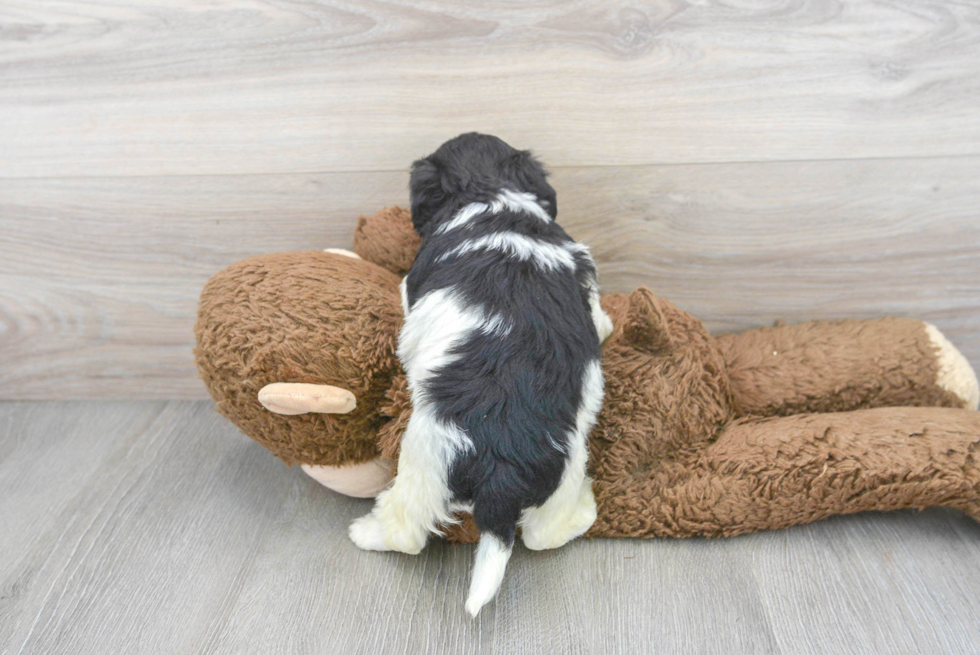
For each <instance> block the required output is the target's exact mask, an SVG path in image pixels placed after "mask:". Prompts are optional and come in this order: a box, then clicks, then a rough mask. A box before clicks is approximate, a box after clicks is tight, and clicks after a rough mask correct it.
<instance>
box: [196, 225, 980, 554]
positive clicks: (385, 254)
mask: <svg viewBox="0 0 980 655" xmlns="http://www.w3.org/2000/svg"><path fill="white" fill-rule="evenodd" d="M418 244H419V240H418V237H417V236H416V234H415V233H414V231H413V230H412V226H411V222H410V218H409V215H408V212H406V211H405V210H402V209H398V208H394V209H386V210H384V211H382V212H379V213H378V214H376V215H375V216H372V217H370V218H361V219H360V221H359V224H358V227H357V232H356V236H355V244H354V247H355V251H356V252H357V254H356V255H355V254H354V253H347V252H345V251H333V252H317V251H312V252H294V253H284V254H278V255H267V256H260V257H253V258H251V259H247V260H245V261H243V262H239V263H238V264H235V265H233V266H230V267H228V268H227V269H225V270H223V271H221V272H220V273H218V274H216V275H215V276H214V277H213V278H212V279H211V280H210V281H209V282H208V284H207V286H206V287H205V288H204V291H203V293H202V295H201V305H200V310H199V315H198V322H197V326H196V335H197V344H198V345H197V349H196V356H197V363H198V367H199V368H200V372H201V376H202V377H203V379H204V382H205V384H206V385H207V387H208V389H209V391H210V392H211V395H212V397H213V398H214V400H215V401H216V402H217V406H218V411H219V412H221V413H222V414H223V415H224V416H226V417H227V418H229V419H230V420H231V421H232V422H234V423H235V424H236V425H237V426H238V427H239V428H241V430H242V431H243V432H245V433H246V434H247V435H249V436H250V437H252V438H253V439H255V440H256V441H258V442H259V443H260V444H262V445H263V446H265V447H266V448H268V449H269V450H271V451H272V452H273V453H275V454H276V455H278V456H279V457H280V458H281V459H282V460H283V461H285V462H286V463H287V464H293V463H299V464H301V465H302V466H303V470H305V471H306V472H307V473H309V474H310V475H312V476H313V477H314V478H316V479H318V480H319V481H321V482H322V483H324V484H325V485H326V486H328V487H331V488H333V489H336V490H338V491H340V492H343V493H347V494H349V495H354V496H371V495H374V494H376V493H377V492H378V491H380V490H381V489H383V488H384V486H385V485H386V484H387V483H388V481H389V480H390V479H391V477H392V476H393V474H394V471H393V464H392V462H395V461H397V450H398V442H399V438H400V436H401V434H402V431H403V430H404V427H405V424H406V421H407V416H408V414H409V412H410V411H411V405H410V402H409V397H408V392H407V389H406V382H405V377H404V375H403V374H402V373H401V370H400V368H399V365H398V360H397V358H396V357H395V346H396V342H397V335H398V330H399V328H400V326H401V320H402V317H401V304H400V299H399V292H398V284H399V282H400V276H401V275H403V274H405V273H406V272H407V271H408V268H409V266H411V263H412V260H413V258H414V255H415V250H416V248H417V247H418ZM602 304H603V307H604V308H605V310H606V311H607V312H608V313H609V315H610V317H611V318H612V319H613V322H614V323H615V326H616V327H615V331H614V332H613V334H612V335H611V336H610V337H609V338H608V339H607V340H606V342H605V343H604V345H603V349H602V351H603V369H604V372H605V379H606V396H605V402H604V405H603V409H602V412H601V413H600V415H599V419H598V422H597V424H596V427H595V429H594V430H593V432H592V435H591V437H590V439H591V442H590V443H591V453H590V462H589V466H590V471H591V475H592V476H593V479H594V491H595V496H596V501H597V504H598V518H597V520H596V522H595V525H594V526H593V527H592V529H591V530H590V531H589V532H588V533H587V535H586V536H593V537H684V536H692V535H712V536H716V535H735V534H739V533H744V532H750V531H753V530H762V529H772V528H781V527H786V526H790V525H794V524H798V523H806V522H809V521H814V520H817V519H821V518H824V517H827V516H831V515H834V514H845V513H851V512H858V511H863V510H890V509H899V508H908V507H927V506H937V505H938V506H945V507H953V508H956V509H960V510H962V511H964V512H965V513H967V514H968V515H969V516H971V517H972V518H974V519H976V520H980V462H978V460H977V457H978V455H977V448H978V445H980V413H978V412H976V411H973V410H974V409H975V408H976V407H977V403H978V399H980V388H978V385H977V378H976V375H975V374H974V372H973V370H972V369H971V368H970V365H969V363H968V362H967V361H966V359H965V358H964V357H963V356H962V355H961V354H960V353H959V351H957V350H956V349H955V348H954V347H953V346H952V345H951V344H950V343H949V342H948V341H947V340H946V339H945V338H944V337H943V335H942V334H941V333H940V332H939V331H938V330H937V329H936V328H935V327H933V326H931V325H929V324H926V323H923V322H921V321H916V320H912V319H903V318H884V319H875V320H867V321H854V320H849V321H832V322H814V323H803V324H799V325H778V326H776V327H768V328H760V329H756V330H751V331H749V332H745V333H742V334H729V335H723V336H720V337H717V338H715V337H712V336H711V335H709V334H708V332H707V331H706V330H705V328H704V327H703V326H702V325H701V323H700V321H698V320H697V319H696V318H694V317H693V316H691V315H690V314H687V313H686V312H684V311H682V310H680V309H678V308H677V307H675V306H674V305H672V304H671V303H670V302H668V301H667V300H664V299H663V298H658V297H657V296H655V295H654V294H653V293H652V292H651V291H649V290H648V289H646V288H640V289H637V290H636V291H634V292H633V293H631V294H628V295H625V294H610V295H607V296H604V297H603V300H602ZM447 534H448V536H449V537H450V538H451V539H452V540H454V541H461V542H471V541H475V539H476V533H475V528H474V526H473V524H472V522H471V521H464V522H463V523H462V524H460V525H458V526H452V527H450V528H448V529H447Z"/></svg>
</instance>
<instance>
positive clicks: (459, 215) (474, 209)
mask: <svg viewBox="0 0 980 655" xmlns="http://www.w3.org/2000/svg"><path fill="white" fill-rule="evenodd" d="M488 211H490V205H488V204H487V203H485V202H471V203H470V204H468V205H466V206H465V207H463V208H462V209H460V210H459V211H458V212H456V215H455V216H453V219H452V220H451V221H448V222H446V223H443V224H442V225H440V226H439V227H438V228H436V234H445V233H446V232H449V231H450V230H455V229H456V228H457V227H461V226H463V225H466V224H467V223H469V222H470V221H472V220H473V219H474V218H476V217H477V216H479V215H480V214H484V213H486V212H488Z"/></svg>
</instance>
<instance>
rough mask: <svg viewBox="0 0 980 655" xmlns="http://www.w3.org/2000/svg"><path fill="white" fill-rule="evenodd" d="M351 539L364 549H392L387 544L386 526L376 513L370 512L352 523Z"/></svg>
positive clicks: (349, 530)
mask: <svg viewBox="0 0 980 655" xmlns="http://www.w3.org/2000/svg"><path fill="white" fill-rule="evenodd" d="M347 534H348V535H349V536H350V540H351V541H353V542H354V544H355V545H356V546H357V547H358V548H361V549H363V550H391V549H390V548H389V547H388V546H386V545H385V526H384V523H382V522H381V519H379V518H378V517H377V516H375V515H374V514H368V515H366V516H362V517H361V518H359V519H357V520H356V521H354V522H353V523H351V524H350V528H349V529H348V530H347Z"/></svg>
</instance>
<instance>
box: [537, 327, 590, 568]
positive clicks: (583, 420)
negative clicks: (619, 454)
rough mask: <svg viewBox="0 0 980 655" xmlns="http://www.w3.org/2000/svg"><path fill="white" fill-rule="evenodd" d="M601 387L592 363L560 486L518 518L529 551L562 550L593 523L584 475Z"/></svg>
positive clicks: (584, 378)
mask: <svg viewBox="0 0 980 655" xmlns="http://www.w3.org/2000/svg"><path fill="white" fill-rule="evenodd" d="M600 311H601V310H600ZM602 387H603V382H602V367H601V365H600V363H599V362H598V361H593V362H591V363H589V364H588V365H587V366H586V368H585V372H584V375H583V378H582V402H581V405H580V406H579V409H578V415H577V416H576V426H575V429H574V430H573V431H572V433H571V434H569V435H568V460H567V462H566V463H565V471H564V473H563V474H562V478H561V482H560V483H559V484H558V488H557V489H555V492H554V493H553V494H551V496H549V497H548V500H546V501H544V503H542V504H541V505H539V506H538V507H529V508H527V509H525V510H524V512H523V514H522V516H521V522H520V526H521V539H522V540H523V541H524V545H525V546H527V547H528V548H530V549H531V550H543V549H545V548H558V547H559V546H563V545H565V544H566V543H568V542H569V541H571V540H572V539H575V538H576V537H580V536H582V535H583V534H585V532H586V531H587V530H588V529H589V528H591V527H592V524H593V523H595V518H596V506H595V496H593V495H592V480H591V479H589V477H588V476H587V475H586V474H585V473H586V471H585V465H586V462H587V460H588V457H589V450H588V444H587V441H586V440H587V438H588V434H589V431H590V430H591V429H592V426H593V425H594V424H595V417H596V414H598V413H599V409H600V408H601V407H602Z"/></svg>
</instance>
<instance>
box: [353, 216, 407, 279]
mask: <svg viewBox="0 0 980 655" xmlns="http://www.w3.org/2000/svg"><path fill="white" fill-rule="evenodd" d="M421 243H422V239H421V237H419V235H418V233H416V232H415V227H414V226H413V225H412V214H411V212H409V211H408V210H407V209H403V208H401V207H385V208H384V209H382V210H381V211H379V212H378V213H376V214H372V215H371V216H361V217H360V218H358V219H357V229H356V230H355V231H354V252H356V253H357V254H358V255H360V256H361V257H363V258H364V259H366V260H367V261H369V262H373V263H375V264H377V265H378V266H380V267H382V268H384V269H387V270H389V271H391V272H392V273H394V274H395V275H405V274H406V273H408V269H409V268H411V267H412V262H414V261H415V253H416V252H418V249H419V245H420V244H421Z"/></svg>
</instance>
